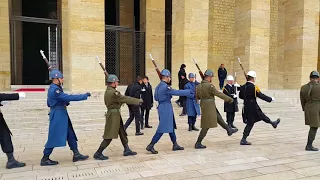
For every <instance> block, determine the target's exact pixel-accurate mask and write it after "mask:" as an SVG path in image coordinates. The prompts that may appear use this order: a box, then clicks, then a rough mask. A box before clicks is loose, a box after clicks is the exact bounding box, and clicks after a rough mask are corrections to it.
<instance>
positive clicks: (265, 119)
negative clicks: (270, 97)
mask: <svg viewBox="0 0 320 180" xmlns="http://www.w3.org/2000/svg"><path fill="white" fill-rule="evenodd" d="M261 120H262V121H264V122H265V123H268V124H271V125H272V127H273V128H277V127H278V124H279V123H280V121H281V120H280V118H278V119H277V120H275V121H271V120H270V118H269V117H268V116H266V115H265V114H264V113H262V114H261Z"/></svg>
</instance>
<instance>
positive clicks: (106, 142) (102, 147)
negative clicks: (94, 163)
mask: <svg viewBox="0 0 320 180" xmlns="http://www.w3.org/2000/svg"><path fill="white" fill-rule="evenodd" d="M111 141H112V139H104V140H103V141H102V142H101V144H100V147H99V149H98V150H97V152H96V153H94V155H93V158H94V159H96V160H107V159H109V157H108V156H105V155H103V153H102V152H103V151H104V150H105V149H106V148H107V147H108V146H109V144H110V143H111Z"/></svg>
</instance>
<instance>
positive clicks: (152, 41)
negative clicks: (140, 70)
mask: <svg viewBox="0 0 320 180" xmlns="http://www.w3.org/2000/svg"><path fill="white" fill-rule="evenodd" d="M141 3H143V1H141ZM141 6H144V5H141ZM145 7H146V8H145V11H146V13H145V14H146V15H145V19H146V20H145V22H146V24H145V30H146V75H147V76H149V79H150V82H151V83H152V84H153V85H154V86H155V85H156V84H158V83H159V77H158V75H157V73H156V71H155V68H154V66H153V64H152V61H151V59H150V56H149V53H151V54H152V56H153V58H154V59H155V61H156V63H157V65H158V66H159V69H160V71H161V70H162V69H163V68H164V35H165V16H164V15H165V1H164V0H161V1H159V0H146V1H145Z"/></svg>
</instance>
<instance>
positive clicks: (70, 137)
mask: <svg viewBox="0 0 320 180" xmlns="http://www.w3.org/2000/svg"><path fill="white" fill-rule="evenodd" d="M67 141H68V145H69V147H70V150H72V151H73V150H76V149H77V148H78V142H77V137H76V134H75V132H74V130H73V129H72V126H71V124H70V123H69V125H68V133H67ZM53 149H54V148H45V149H44V150H43V154H44V155H47V156H49V155H50V154H51V153H52V152H53Z"/></svg>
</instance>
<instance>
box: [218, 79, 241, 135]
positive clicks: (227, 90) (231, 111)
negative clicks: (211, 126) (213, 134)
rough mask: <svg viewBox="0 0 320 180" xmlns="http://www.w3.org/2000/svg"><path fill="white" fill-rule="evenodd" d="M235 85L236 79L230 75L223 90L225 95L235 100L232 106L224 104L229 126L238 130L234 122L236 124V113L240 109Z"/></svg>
mask: <svg viewBox="0 0 320 180" xmlns="http://www.w3.org/2000/svg"><path fill="white" fill-rule="evenodd" d="M233 83H234V78H233V76H231V75H229V76H228V77H227V84H226V86H224V88H223V89H222V92H223V93H224V94H225V95H227V96H229V97H231V98H233V103H231V104H230V103H227V102H224V112H226V114H227V123H228V126H230V127H232V128H236V129H237V127H235V126H234V124H233V122H234V117H235V113H236V112H238V111H239V109H238V98H237V90H236V87H235V85H234V84H233Z"/></svg>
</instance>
